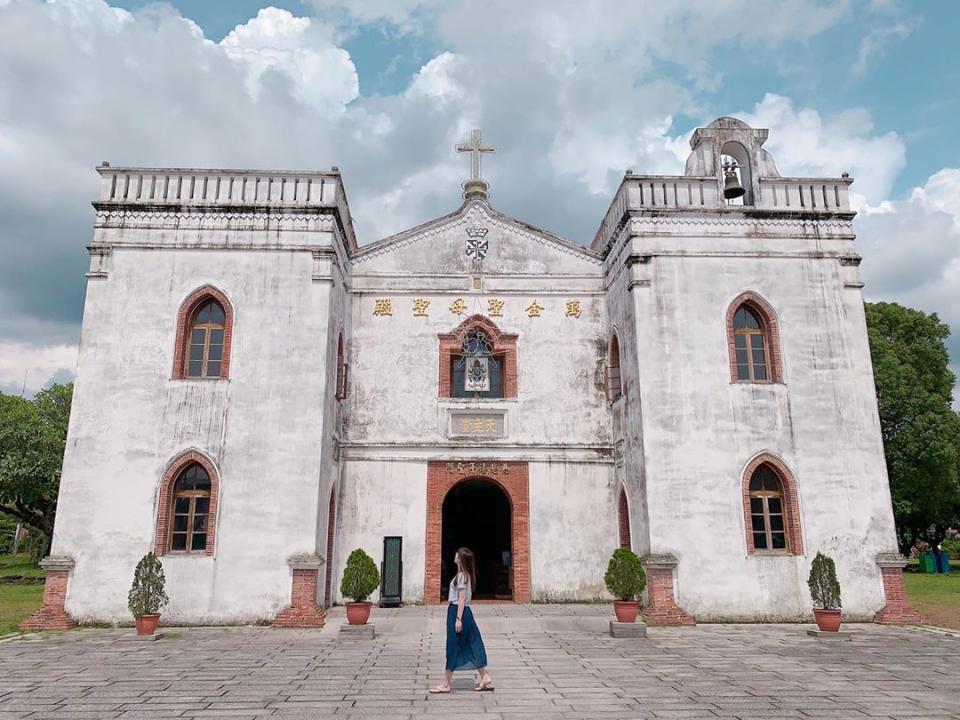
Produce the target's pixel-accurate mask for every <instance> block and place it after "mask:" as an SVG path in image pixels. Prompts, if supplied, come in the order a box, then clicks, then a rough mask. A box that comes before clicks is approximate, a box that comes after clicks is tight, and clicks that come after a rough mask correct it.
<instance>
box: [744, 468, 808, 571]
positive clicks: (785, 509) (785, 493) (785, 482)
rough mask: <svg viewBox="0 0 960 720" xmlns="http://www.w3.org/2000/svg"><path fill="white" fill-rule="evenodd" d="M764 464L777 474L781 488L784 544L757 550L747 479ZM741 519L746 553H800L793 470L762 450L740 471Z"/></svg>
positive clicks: (800, 544)
mask: <svg viewBox="0 0 960 720" xmlns="http://www.w3.org/2000/svg"><path fill="white" fill-rule="evenodd" d="M761 466H766V467H767V468H769V469H770V470H772V471H773V473H774V474H775V475H776V476H777V480H779V481H780V489H781V491H782V497H783V499H782V515H783V527H784V531H785V533H786V541H787V547H786V548H785V549H782V550H772V549H758V548H757V547H755V545H754V540H753V515H754V513H753V512H752V510H751V505H750V499H751V497H750V481H751V479H752V478H753V474H754V472H756V470H757V469H758V468H760V467H761ZM741 486H742V496H743V519H744V532H745V534H746V543H747V553H748V554H750V555H754V554H759V555H803V537H802V534H801V532H800V502H799V499H798V497H797V483H796V480H794V477H793V473H791V472H790V470H789V469H788V468H787V466H786V465H784V464H783V461H782V460H780V459H779V458H778V457H776V456H775V455H772V454H770V453H762V454H760V455H758V456H757V457H755V458H754V459H753V460H751V461H750V464H748V465H747V467H746V469H745V470H744V471H743V479H742V484H741Z"/></svg>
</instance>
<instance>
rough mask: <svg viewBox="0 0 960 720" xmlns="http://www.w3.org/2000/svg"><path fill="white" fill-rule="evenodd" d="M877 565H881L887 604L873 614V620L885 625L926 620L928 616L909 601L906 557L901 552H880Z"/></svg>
mask: <svg viewBox="0 0 960 720" xmlns="http://www.w3.org/2000/svg"><path fill="white" fill-rule="evenodd" d="M877 565H879V566H880V576H881V579H882V580H883V596H884V599H885V601H886V604H885V605H884V606H883V607H882V608H881V609H880V612H878V613H877V614H876V615H874V616H873V621H874V622H875V623H881V624H884V625H918V624H920V623H923V622H926V618H925V617H924V616H923V615H921V614H920V613H918V612H917V611H916V610H914V609H913V608H912V607H910V603H908V602H907V594H906V591H905V590H904V587H903V568H905V567H906V565H907V561H906V559H905V558H904V557H903V556H902V555H901V554H900V553H880V554H879V555H877Z"/></svg>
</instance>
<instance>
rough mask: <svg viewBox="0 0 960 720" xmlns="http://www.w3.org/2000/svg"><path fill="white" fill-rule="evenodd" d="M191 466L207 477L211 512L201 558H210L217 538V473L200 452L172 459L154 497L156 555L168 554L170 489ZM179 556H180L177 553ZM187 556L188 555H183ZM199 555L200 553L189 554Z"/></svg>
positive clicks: (218, 489)
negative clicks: (155, 506)
mask: <svg viewBox="0 0 960 720" xmlns="http://www.w3.org/2000/svg"><path fill="white" fill-rule="evenodd" d="M191 463H197V464H198V465H200V466H201V467H202V468H203V469H204V470H206V471H207V475H209V476H210V511H209V520H208V521H207V547H206V550H204V552H203V553H202V554H203V555H213V551H214V545H215V541H216V535H217V507H218V505H219V502H218V501H219V499H220V473H218V472H217V468H216V466H214V464H213V461H212V460H210V458H208V457H207V456H206V455H204V454H203V453H201V452H200V451H199V450H187V451H186V452H183V453H181V454H180V455H178V456H177V457H176V458H174V459H173V460H172V461H171V462H170V464H169V465H167V469H166V471H165V472H164V473H163V478H162V479H161V480H160V491H159V493H158V495H157V523H156V533H155V535H154V540H153V552H154V554H155V555H166V554H167V553H168V552H169V551H170V518H171V516H172V515H173V486H174V484H175V483H176V482H177V476H178V475H179V474H180V473H181V471H183V469H184V468H186V467H187V466H188V465H190V464H191ZM177 554H179V553H177ZM185 554H190V553H185ZM192 554H194V555H200V554H201V553H192Z"/></svg>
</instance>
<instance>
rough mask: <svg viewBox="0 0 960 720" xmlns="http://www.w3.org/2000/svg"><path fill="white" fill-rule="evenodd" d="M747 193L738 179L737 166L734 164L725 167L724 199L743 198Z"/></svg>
mask: <svg viewBox="0 0 960 720" xmlns="http://www.w3.org/2000/svg"><path fill="white" fill-rule="evenodd" d="M746 193H747V191H746V190H744V189H743V185H741V184H740V178H739V177H737V166H736V165H735V164H733V163H731V164H730V165H724V166H723V197H724V198H725V199H727V200H733V199H734V198H738V197H742V196H743V195H746Z"/></svg>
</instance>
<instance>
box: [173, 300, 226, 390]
mask: <svg viewBox="0 0 960 720" xmlns="http://www.w3.org/2000/svg"><path fill="white" fill-rule="evenodd" d="M211 300H215V301H216V302H217V303H219V304H220V307H221V308H223V314H224V324H223V350H222V356H221V360H220V375H219V377H218V378H217V377H214V378H199V377H191V378H189V379H190V380H204V379H206V380H209V379H214V380H216V379H222V380H225V379H227V378H229V377H230V350H231V348H232V346H233V305H232V304H231V303H230V301H229V300H228V299H227V296H226V295H224V294H223V293H222V292H221V291H220V290H218V289H217V288H215V287H213V286H212V285H204V286H203V287H200V288H197V289H196V290H194V291H193V292H192V293H190V294H189V295H188V296H187V298H186V299H185V300H184V301H183V302H182V303H181V304H180V310H179V312H178V313H177V331H176V345H175V346H174V351H173V373H172V377H173V379H174V380H184V379H187V362H188V359H189V357H190V338H191V329H192V325H193V319H194V317H195V316H196V314H197V312H198V311H199V310H201V309H202V308H203V307H204V306H205V305H206V304H207V303H208V302H210V301H211Z"/></svg>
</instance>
